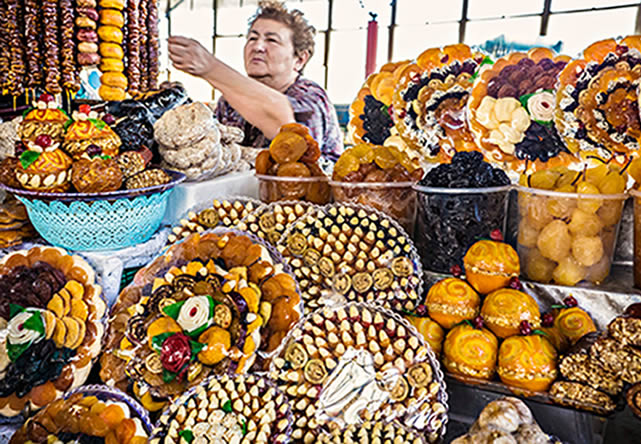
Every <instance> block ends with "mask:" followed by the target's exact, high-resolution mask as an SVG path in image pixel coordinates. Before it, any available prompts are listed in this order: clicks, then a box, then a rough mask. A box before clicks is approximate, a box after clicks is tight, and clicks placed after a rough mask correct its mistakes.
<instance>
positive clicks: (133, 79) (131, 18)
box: [125, 0, 142, 95]
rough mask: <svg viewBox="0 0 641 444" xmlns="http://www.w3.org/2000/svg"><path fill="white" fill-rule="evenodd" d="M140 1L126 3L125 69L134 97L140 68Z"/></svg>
mask: <svg viewBox="0 0 641 444" xmlns="http://www.w3.org/2000/svg"><path fill="white" fill-rule="evenodd" d="M139 6H140V0H129V1H128V2H127V67H126V70H125V72H126V74H127V80H128V81H129V93H130V94H132V95H134V94H137V93H138V92H140V76H141V72H142V66H141V63H140V35H141V32H140V23H139V21H138V9H139Z"/></svg>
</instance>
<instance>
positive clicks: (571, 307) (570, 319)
mask: <svg viewBox="0 0 641 444" xmlns="http://www.w3.org/2000/svg"><path fill="white" fill-rule="evenodd" d="M563 303H564V305H563V306H561V307H560V308H558V312H557V313H556V316H555V318H554V326H555V327H556V329H557V330H558V331H559V332H560V333H561V334H562V335H563V336H565V337H566V338H567V339H568V341H569V342H570V344H571V345H574V344H576V343H577V341H578V340H579V339H581V338H582V337H583V336H585V335H587V334H588V333H592V332H595V331H597V330H596V326H595V325H594V321H593V320H592V317H591V316H590V315H589V314H588V313H587V312H586V311H585V310H583V309H581V308H580V307H578V306H577V302H576V299H574V298H573V297H572V296H568V297H567V298H565V299H564V300H563Z"/></svg>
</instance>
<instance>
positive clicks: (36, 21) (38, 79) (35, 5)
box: [0, 0, 42, 88]
mask: <svg viewBox="0 0 641 444" xmlns="http://www.w3.org/2000/svg"><path fill="white" fill-rule="evenodd" d="M39 14H40V2H39V1H38V0H24V39H25V48H26V54H25V56H26V57H25V58H26V66H27V78H26V82H25V86H26V87H27V88H36V87H38V86H40V85H41V84H42V63H41V57H42V53H41V51H40V36H41V35H42V32H41V31H42V22H41V21H40V18H39ZM0 69H2V68H1V67H0Z"/></svg>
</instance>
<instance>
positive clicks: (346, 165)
mask: <svg viewBox="0 0 641 444" xmlns="http://www.w3.org/2000/svg"><path fill="white" fill-rule="evenodd" d="M360 166H361V163H360V161H359V160H358V157H356V156H355V155H354V154H352V153H350V152H345V153H343V154H342V155H341V157H339V158H338V161H337V162H336V165H334V173H336V174H337V175H338V176H339V177H341V178H342V177H345V176H347V175H348V174H349V173H352V172H354V171H358V169H359V168H360Z"/></svg>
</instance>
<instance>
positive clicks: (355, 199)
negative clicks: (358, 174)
mask: <svg viewBox="0 0 641 444" xmlns="http://www.w3.org/2000/svg"><path fill="white" fill-rule="evenodd" d="M414 184H415V182H356V183H355V182H337V181H330V182H329V186H330V187H331V189H332V197H333V198H334V202H343V203H354V204H360V205H365V206H367V207H372V208H374V209H376V210H379V211H382V212H383V213H385V214H387V215H388V216H390V217H391V218H393V219H394V220H396V221H397V222H398V223H399V224H401V226H402V227H403V228H405V230H406V231H407V232H408V233H412V232H413V231H414V220H415V219H416V191H415V190H414V189H413V186H414Z"/></svg>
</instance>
